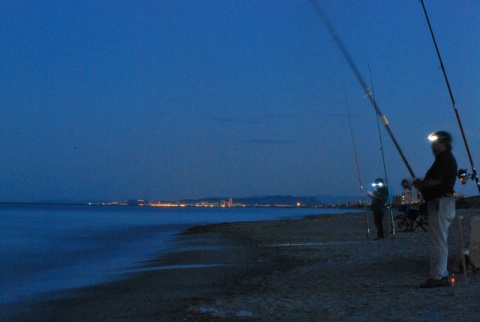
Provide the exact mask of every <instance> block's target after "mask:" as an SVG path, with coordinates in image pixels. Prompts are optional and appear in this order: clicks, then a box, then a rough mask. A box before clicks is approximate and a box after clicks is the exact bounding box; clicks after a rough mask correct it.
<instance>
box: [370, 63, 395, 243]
mask: <svg viewBox="0 0 480 322" xmlns="http://www.w3.org/2000/svg"><path fill="white" fill-rule="evenodd" d="M367 65H368V75H369V76H370V84H371V86H372V97H373V100H374V101H375V102H376V101H377V99H376V97H375V89H374V88H373V80H372V71H371V69H370V62H369V61H368V59H367ZM375 119H376V120H377V129H378V138H379V139H380V151H382V161H383V173H384V174H385V184H386V185H387V187H388V188H390V186H389V185H388V175H387V163H386V162H385V153H384V151H383V139H382V131H380V121H379V119H378V115H377V114H375ZM387 191H388V194H387V198H388V209H389V211H390V228H391V229H392V240H393V239H394V238H395V223H394V221H393V211H392V199H391V196H390V189H388V190H387Z"/></svg>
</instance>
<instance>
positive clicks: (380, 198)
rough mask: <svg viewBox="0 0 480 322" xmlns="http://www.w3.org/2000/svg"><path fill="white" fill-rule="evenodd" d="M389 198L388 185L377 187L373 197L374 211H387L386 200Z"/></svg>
mask: <svg viewBox="0 0 480 322" xmlns="http://www.w3.org/2000/svg"><path fill="white" fill-rule="evenodd" d="M387 199H388V189H387V187H386V186H383V187H380V188H377V190H375V192H374V193H373V197H372V211H373V212H375V213H382V214H383V213H385V210H386V209H387V207H386V206H385V202H387Z"/></svg>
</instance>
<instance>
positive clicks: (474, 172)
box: [420, 0, 480, 193]
mask: <svg viewBox="0 0 480 322" xmlns="http://www.w3.org/2000/svg"><path fill="white" fill-rule="evenodd" d="M420 3H421V4H422V8H423V12H424V13H425V18H426V20H427V24H428V29H429V30H430V35H431V36H432V40H433V44H434V45H435V51H436V52H437V57H438V60H439V62H440V68H441V69H442V72H443V77H444V78H445V83H446V84H447V88H448V93H449V94H450V100H451V101H452V105H453V110H454V111H455V116H456V117H457V122H458V126H459V127H460V132H461V133H462V138H463V142H464V143H465V148H466V149H467V154H468V159H469V160H470V165H471V167H472V174H467V172H466V170H465V169H460V170H459V172H458V178H459V179H460V181H461V182H462V184H466V183H467V181H468V179H472V180H475V183H476V184H477V189H478V192H479V193H480V182H479V179H478V175H477V170H476V169H475V165H474V163H473V158H472V154H471V153H470V147H469V146H468V142H467V137H466V136H465V132H464V131H463V125H462V121H461V120H460V114H459V113H458V109H457V106H456V104H455V99H454V98H453V93H452V89H451V87H450V82H449V81H448V77H447V72H446V71H445V67H444V66H443V60H442V56H440V50H439V49H438V45H437V41H436V39H435V34H434V33H433V29H432V25H431V24H430V19H429V18H428V14H427V9H426V8H425V3H424V2H423V0H420Z"/></svg>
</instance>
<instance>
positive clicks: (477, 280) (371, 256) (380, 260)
mask: <svg viewBox="0 0 480 322" xmlns="http://www.w3.org/2000/svg"><path fill="white" fill-rule="evenodd" d="M460 215H461V216H463V217H464V220H463V226H464V229H463V231H464V235H465V236H468V234H469V232H468V223H469V218H470V216H472V215H480V210H478V209H468V210H467V209H464V210H457V216H460ZM369 219H370V228H371V233H370V238H369V239H366V238H365V237H366V236H365V221H364V215H363V214H345V215H321V216H313V217H308V218H305V219H299V220H283V221H268V222H253V223H235V224H220V225H210V226H203V227H195V228H192V229H190V230H188V231H187V232H185V233H183V234H181V235H179V236H178V238H177V239H176V243H177V245H178V246H179V247H178V249H179V250H180V251H179V252H175V253H171V254H167V255H166V256H161V257H159V258H158V259H156V260H152V261H150V262H146V263H143V266H144V268H145V271H144V272H142V273H140V274H135V275H131V276H130V277H129V278H127V279H125V280H122V281H119V282H114V283H108V284H105V285H100V286H95V287H90V288H86V289H81V290H77V291H75V292H73V293H71V294H70V295H69V297H68V298H64V299H57V300H46V301H43V302H40V303H29V304H18V305H14V306H9V307H7V308H4V310H3V312H4V313H3V318H4V319H6V318H7V316H9V317H10V318H11V320H15V321H22V320H23V321H232V320H233V321H235V320H239V321H246V320H250V321H338V320H347V321H379V320H394V321H451V320H459V321H472V320H478V319H479V317H480V304H479V303H480V274H476V275H469V284H470V285H469V287H466V286H465V280H464V278H463V276H462V274H457V275H456V277H457V282H456V284H455V286H454V287H446V288H437V289H420V288H418V285H419V284H420V283H421V282H423V281H424V280H425V279H426V278H427V277H428V276H427V275H428V248H427V233H426V232H423V231H421V230H417V231H416V232H414V233H397V234H396V237H395V239H393V240H392V239H390V238H388V239H387V240H385V241H373V240H372V237H373V236H374V233H375V228H374V226H373V220H372V217H371V214H369ZM387 222H388V220H387V217H386V218H385V226H386V227H387ZM387 230H389V229H387ZM466 242H467V241H465V244H466ZM449 245H450V262H451V266H452V265H453V262H454V261H455V257H456V253H457V249H458V222H457V221H455V223H454V224H453V225H452V227H451V229H450V234H449Z"/></svg>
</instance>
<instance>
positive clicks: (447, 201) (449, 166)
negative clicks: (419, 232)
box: [413, 131, 457, 288]
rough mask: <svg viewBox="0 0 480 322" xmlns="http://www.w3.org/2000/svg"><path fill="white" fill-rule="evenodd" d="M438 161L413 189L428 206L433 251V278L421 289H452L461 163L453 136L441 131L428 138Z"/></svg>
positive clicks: (431, 250)
mask: <svg viewBox="0 0 480 322" xmlns="http://www.w3.org/2000/svg"><path fill="white" fill-rule="evenodd" d="M428 139H429V140H430V141H431V142H432V143H431V148H432V152H433V155H434V156H435V161H434V162H433V165H432V166H431V167H430V169H429V170H428V172H427V174H426V175H425V178H424V179H423V180H420V179H416V178H414V180H413V185H414V186H415V187H416V188H417V189H418V190H420V192H421V193H422V195H423V198H424V199H425V200H426V201H427V204H428V237H429V247H430V278H429V279H428V280H427V281H426V282H424V283H422V284H421V285H420V287H421V288H430V287H440V286H450V285H451V282H450V280H449V278H448V275H449V273H448V270H447V260H448V243H447V236H448V228H449V226H450V224H451V223H452V222H453V219H454V218H455V199H454V196H453V194H454V190H453V187H454V185H455V181H456V175H457V161H456V160H455V157H454V156H453V154H452V136H451V135H450V133H448V132H445V131H437V132H434V133H432V134H430V135H429V136H428Z"/></svg>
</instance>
